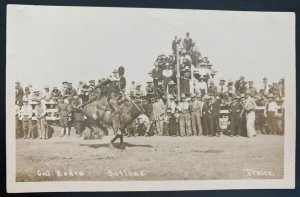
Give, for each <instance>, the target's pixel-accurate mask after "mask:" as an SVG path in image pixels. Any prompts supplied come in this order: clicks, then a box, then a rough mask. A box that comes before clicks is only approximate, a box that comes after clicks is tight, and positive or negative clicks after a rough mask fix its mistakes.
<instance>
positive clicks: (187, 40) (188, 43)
mask: <svg viewBox="0 0 300 197" xmlns="http://www.w3.org/2000/svg"><path fill="white" fill-rule="evenodd" d="M185 35H186V37H185V38H184V40H183V45H184V48H185V49H186V50H187V51H189V50H190V49H191V48H192V44H193V40H192V38H190V33H189V32H187V33H186V34H185Z"/></svg>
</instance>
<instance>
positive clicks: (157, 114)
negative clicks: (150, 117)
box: [153, 98, 166, 135]
mask: <svg viewBox="0 0 300 197" xmlns="http://www.w3.org/2000/svg"><path fill="white" fill-rule="evenodd" d="M165 112H166V105H165V104H164V102H163V100H162V99H160V98H156V102H155V103H153V113H154V119H155V124H156V132H157V134H158V135H162V134H163V119H164V115H165Z"/></svg>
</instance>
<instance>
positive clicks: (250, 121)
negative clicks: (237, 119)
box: [245, 98, 256, 137]
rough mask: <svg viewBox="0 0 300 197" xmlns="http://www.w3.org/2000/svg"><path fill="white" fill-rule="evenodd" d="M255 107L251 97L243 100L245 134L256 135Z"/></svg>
mask: <svg viewBox="0 0 300 197" xmlns="http://www.w3.org/2000/svg"><path fill="white" fill-rule="evenodd" d="M255 107H256V103H255V100H254V99H253V98H248V99H247V100H246V101H245V110H246V126H247V136H248V137H254V136H256V131H255V111H254V110H255Z"/></svg>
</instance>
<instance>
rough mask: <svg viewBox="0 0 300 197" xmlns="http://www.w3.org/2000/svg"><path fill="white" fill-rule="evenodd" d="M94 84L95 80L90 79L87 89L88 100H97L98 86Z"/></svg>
mask: <svg viewBox="0 0 300 197" xmlns="http://www.w3.org/2000/svg"><path fill="white" fill-rule="evenodd" d="M95 86H96V82H95V80H90V81H89V89H90V91H89V100H90V101H95V100H97V98H98V96H99V91H100V90H99V88H98V87H97V88H96V87H95Z"/></svg>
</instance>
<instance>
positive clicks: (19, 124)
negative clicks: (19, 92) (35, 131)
mask: <svg viewBox="0 0 300 197" xmlns="http://www.w3.org/2000/svg"><path fill="white" fill-rule="evenodd" d="M22 102H23V101H22ZM21 107H22V105H21V104H20V103H19V104H18V105H17V104H15V120H16V138H22V137H24V136H23V135H24V134H23V131H22V121H21V120H20V110H21Z"/></svg>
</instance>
